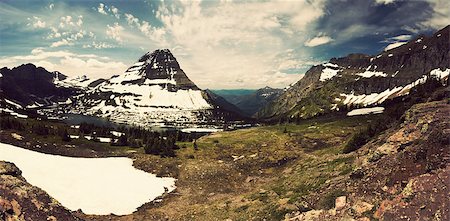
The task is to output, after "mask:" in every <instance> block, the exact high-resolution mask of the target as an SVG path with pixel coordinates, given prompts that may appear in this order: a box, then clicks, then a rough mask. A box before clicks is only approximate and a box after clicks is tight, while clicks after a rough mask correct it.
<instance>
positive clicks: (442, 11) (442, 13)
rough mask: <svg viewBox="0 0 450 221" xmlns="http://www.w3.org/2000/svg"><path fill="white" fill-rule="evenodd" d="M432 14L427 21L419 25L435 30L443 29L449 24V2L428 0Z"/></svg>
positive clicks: (445, 0)
mask: <svg viewBox="0 0 450 221" xmlns="http://www.w3.org/2000/svg"><path fill="white" fill-rule="evenodd" d="M428 2H429V3H430V5H431V7H432V9H433V12H432V15H431V17H430V18H429V19H427V20H426V21H424V22H422V23H421V25H422V26H425V27H429V28H432V29H435V30H438V29H441V28H444V27H445V26H447V25H449V24H450V16H449V15H450V2H449V1H447V0H428Z"/></svg>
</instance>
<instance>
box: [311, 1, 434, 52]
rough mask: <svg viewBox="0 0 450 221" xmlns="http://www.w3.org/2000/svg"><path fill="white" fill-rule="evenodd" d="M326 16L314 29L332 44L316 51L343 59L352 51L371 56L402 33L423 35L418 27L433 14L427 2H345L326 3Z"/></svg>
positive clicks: (422, 28) (422, 31) (422, 29)
mask: <svg viewBox="0 0 450 221" xmlns="http://www.w3.org/2000/svg"><path fill="white" fill-rule="evenodd" d="M325 8H326V9H325V15H324V16H323V17H322V18H321V19H320V20H319V22H318V24H317V30H318V31H320V32H322V33H324V34H325V35H328V36H331V37H332V38H333V39H334V40H335V41H334V43H333V44H331V45H330V47H328V48H327V49H324V48H317V49H316V52H317V53H320V54H322V56H323V57H324V58H326V57H335V56H343V55H345V54H347V53H351V52H361V53H367V54H374V53H378V52H379V51H381V50H382V49H383V48H384V47H385V46H386V44H387V43H386V41H385V39H387V38H389V37H393V36H396V35H402V34H415V33H414V30H418V29H420V30H421V33H424V32H425V33H426V32H427V31H433V30H424V27H421V26H420V24H421V23H423V22H424V21H426V20H428V19H429V18H430V17H431V16H432V15H433V8H432V7H431V5H430V3H428V2H426V1H395V2H394V3H391V4H379V3H376V2H375V1H361V0H348V1H336V0H332V1H329V2H327V4H326V6H325Z"/></svg>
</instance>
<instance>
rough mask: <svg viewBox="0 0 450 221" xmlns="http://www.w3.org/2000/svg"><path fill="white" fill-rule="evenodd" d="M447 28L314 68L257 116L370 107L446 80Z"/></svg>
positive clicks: (306, 114) (305, 114)
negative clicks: (428, 82) (432, 81)
mask: <svg viewBox="0 0 450 221" xmlns="http://www.w3.org/2000/svg"><path fill="white" fill-rule="evenodd" d="M449 33H450V26H447V27H445V28H444V29H442V30H440V31H438V32H436V33H435V34H434V35H432V36H418V37H416V38H415V39H413V40H411V41H409V42H408V43H407V44H404V45H402V46H399V47H397V48H393V49H390V50H387V51H384V52H381V53H380V54H378V55H375V56H370V55H365V54H350V55H348V56H346V57H343V58H332V59H331V60H330V61H329V62H328V63H325V64H321V65H317V66H313V67H312V68H311V69H309V70H308V71H307V72H306V74H305V76H304V77H303V78H302V79H301V80H299V81H298V82H297V83H295V84H294V85H292V86H291V87H289V88H288V89H287V90H286V91H285V92H284V93H283V94H282V95H281V96H279V97H278V98H277V99H275V100H274V101H272V102H270V103H269V104H268V105H266V106H265V107H264V108H263V109H262V110H261V111H259V112H258V113H257V114H256V116H257V117H259V118H266V119H267V118H279V117H290V118H309V117H313V116H316V115H319V114H323V113H328V112H331V111H333V110H339V109H341V108H352V107H358V106H374V105H378V104H382V103H384V102H385V101H387V100H390V99H392V98H395V97H400V96H403V95H406V94H408V93H409V91H410V90H411V89H412V88H413V87H415V86H417V85H418V84H422V83H424V82H425V81H426V80H427V79H430V78H437V79H439V80H443V81H444V80H445V79H448V75H449V73H450V64H449V62H450V51H449V47H450V46H449V45H450V44H449Z"/></svg>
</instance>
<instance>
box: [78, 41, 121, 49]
mask: <svg viewBox="0 0 450 221" xmlns="http://www.w3.org/2000/svg"><path fill="white" fill-rule="evenodd" d="M83 48H94V49H103V48H115V46H114V45H111V44H108V43H106V42H95V41H94V42H92V44H85V45H83Z"/></svg>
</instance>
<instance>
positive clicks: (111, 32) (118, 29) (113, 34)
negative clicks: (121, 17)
mask: <svg viewBox="0 0 450 221" xmlns="http://www.w3.org/2000/svg"><path fill="white" fill-rule="evenodd" d="M123 30H124V28H123V27H122V26H120V25H119V23H117V22H115V23H114V25H107V29H106V35H107V36H108V37H109V38H111V39H114V40H116V41H117V42H122V31H123Z"/></svg>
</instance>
